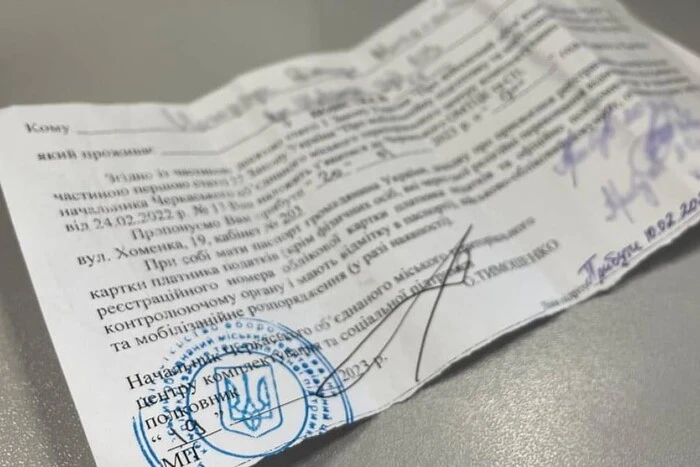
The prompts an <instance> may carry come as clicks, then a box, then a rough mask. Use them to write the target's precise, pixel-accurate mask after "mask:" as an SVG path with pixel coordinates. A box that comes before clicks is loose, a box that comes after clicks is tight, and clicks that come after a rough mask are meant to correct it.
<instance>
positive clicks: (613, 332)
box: [0, 0, 700, 467]
mask: <svg viewBox="0 0 700 467" xmlns="http://www.w3.org/2000/svg"><path fill="white" fill-rule="evenodd" d="M414 3H415V1H414V0H345V1H331V0H327V1H322V0H317V1H312V0H309V1H301V0H295V1H291V0H277V1H266V0H236V1H234V0H151V1H146V2H144V1H141V0H119V1H112V2H102V1H97V0H62V1H59V2H49V1H44V2H39V1H35V0H3V1H1V2H0V6H1V8H0V12H1V13H0V106H5V105H10V104H19V103H42V102H61V101H96V102H110V101H119V102H122V101H140V100H151V101H153V100H157V101H184V100H189V99H192V98H195V97H197V96H198V95H200V94H202V93H204V92H206V91H209V90H211V89H213V88H214V87H216V86H218V85H220V84H223V83H224V82H225V81H227V80H228V79H229V78H230V77H232V76H233V75H235V74H238V73H240V72H242V71H245V70H249V69H251V68H253V67H256V66H260V65H264V64H266V63H270V62H273V61H276V60H280V59H284V58H287V57H290V56H293V55H297V54H302V53H307V52H313V51H320V50H329V49H335V48H342V47H348V46H351V45H352V44H354V43H355V42H357V41H358V40H360V39H362V38H363V37H365V36H366V35H367V34H369V33H371V32H372V31H373V30H375V29H376V28H378V27H380V26H381V25H382V24H383V23H385V22H386V21H388V20H390V19H392V18H394V17H395V16H397V15H398V14H399V13H401V12H402V11H404V10H406V9H408V8H409V7H410V6H411V5H412V4H414ZM628 4H629V5H630V7H631V9H632V10H633V11H635V12H636V13H637V14H638V15H639V16H640V17H642V18H643V19H645V20H646V21H648V22H649V23H651V24H652V25H654V26H656V27H658V28H659V29H661V30H662V31H664V32H666V33H667V34H669V35H670V36H672V37H674V38H676V39H677V40H679V41H680V42H682V43H684V44H686V45H687V46H689V47H691V48H693V49H695V50H700V33H698V29H697V17H698V15H699V14H700V3H698V2H697V0H667V1H660V0H634V1H633V0H629V2H628ZM27 183H31V181H27ZM699 234H700V230H698V229H697V228H696V229H693V230H691V231H689V232H688V233H686V234H685V235H684V236H683V237H681V238H680V239H679V240H678V241H677V242H676V243H675V244H674V245H672V246H671V247H668V248H666V249H664V250H663V251H661V252H659V253H657V254H656V255H655V256H654V257H653V258H651V259H650V260H649V261H647V262H646V263H644V264H643V265H642V266H641V267H640V268H639V269H638V270H636V271H635V272H634V273H633V274H632V275H630V276H629V277H628V278H627V279H626V280H624V281H623V282H622V284H620V285H619V286H618V287H617V288H615V289H614V291H613V292H611V293H608V294H605V295H602V296H598V297H595V298H593V299H592V300H589V301H587V302H585V303H584V304H582V305H578V306H575V307H573V308H572V309H571V310H569V311H567V312H565V313H563V314H561V315H559V316H557V317H555V318H552V319H549V320H547V321H545V322H541V323H538V324H536V325H533V326H530V327H528V328H527V329H524V330H522V331H519V332H517V333H515V334H513V335H511V336H508V337H507V338H504V339H501V340H500V341H498V342H497V343H495V344H494V345H491V346H489V347H488V348H486V349H485V350H482V351H480V352H478V353H477V354H475V355H473V356H471V357H469V358H467V359H465V360H463V361H461V362H459V363H458V364H457V365H455V366H454V367H453V368H451V369H450V370H449V371H448V372H447V373H446V374H445V375H443V376H442V377H440V378H439V379H438V380H437V381H435V382H434V383H432V384H430V385H429V386H428V387H426V388H424V389H423V390H421V391H420V392H419V393H418V394H417V395H416V396H414V397H413V398H411V399H410V400H409V401H407V402H405V403H402V404H398V405H396V406H394V407H392V408H390V409H389V410H387V411H385V412H383V413H382V414H380V415H378V416H375V417H372V418H371V419H369V420H366V421H363V422H361V423H358V424H356V425H353V426H351V427H346V428H343V429H340V430H336V431H334V432H332V433H330V434H328V435H326V436H322V437H320V438H317V439H313V440H310V441H307V442H304V443H302V444H301V445H300V446H297V447H295V448H293V449H291V450H289V451H287V452H285V453H284V454H282V455H279V456H277V457H273V458H271V459H268V460H265V461H264V462H263V463H262V464H261V465H264V466H283V465H341V466H359V465H370V466H373V465H540V464H542V465H668V464H671V465H700V442H698V441H699V439H700V358H698V355H699V354H700V306H699V304H698V302H699V301H700V238H698V237H699ZM0 253H1V255H2V268H1V269H0V465H2V466H5V465H7V466H18V465H29V466H43V465H59V466H71V467H81V466H91V465H94V461H93V459H92V456H91V454H90V451H89V448H88V445H87V441H86V439H85V435H84V434H83V430H82V428H81V425H80V422H79V420H78V416H77V413H76V411H75V408H74V406H73V404H72V402H71V398H70V395H69V392H68V388H67V386H66V383H65V380H64V378H63V375H62V373H61V369H60V367H59V364H58V361H57V359H56V356H55V354H54V351H53V348H52V346H51V343H50V341H49V335H48V332H47V330H46V327H45V325H44V323H43V320H42V317H41V313H40V310H39V307H38V304H37V301H36V298H35V296H34V293H33V290H32V286H31V284H30V281H29V277H28V275H27V271H26V268H25V265H24V262H23V260H22V257H21V254H20V252H19V247H18V245H17V240H16V238H15V235H14V232H13V230H12V227H11V224H10V219H9V216H8V215H7V209H6V208H5V206H4V200H3V201H2V202H1V203H0Z"/></svg>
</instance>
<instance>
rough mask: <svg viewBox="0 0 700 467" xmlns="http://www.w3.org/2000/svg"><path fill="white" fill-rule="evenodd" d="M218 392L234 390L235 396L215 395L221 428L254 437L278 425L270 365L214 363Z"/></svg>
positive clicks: (274, 385)
mask: <svg viewBox="0 0 700 467" xmlns="http://www.w3.org/2000/svg"><path fill="white" fill-rule="evenodd" d="M214 374H215V375H219V376H216V377H215V380H216V390H217V393H218V394H226V393H227V392H229V393H231V392H234V393H236V394H238V397H236V398H228V399H224V400H222V399H219V401H218V403H219V420H220V422H221V428H223V429H224V430H227V431H231V432H234V433H238V434H240V435H243V436H248V437H251V438H258V437H260V436H263V435H265V434H267V433H270V432H271V431H274V430H276V429H278V428H279V427H281V426H282V423H283V421H284V420H283V417H282V410H281V408H280V404H279V397H278V395H277V384H276V383H275V374H274V370H273V369H272V366H271V365H269V364H266V365H261V366H259V367H257V368H255V369H253V370H251V369H250V368H249V367H248V368H246V367H244V366H227V367H216V368H215V369H214Z"/></svg>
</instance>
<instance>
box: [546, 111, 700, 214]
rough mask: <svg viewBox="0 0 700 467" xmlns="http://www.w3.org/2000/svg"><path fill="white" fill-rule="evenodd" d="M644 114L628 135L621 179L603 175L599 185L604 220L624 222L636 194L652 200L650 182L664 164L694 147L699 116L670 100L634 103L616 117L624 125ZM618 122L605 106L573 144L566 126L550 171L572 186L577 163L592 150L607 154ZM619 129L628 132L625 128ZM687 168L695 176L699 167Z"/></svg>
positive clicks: (699, 145) (698, 145)
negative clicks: (636, 131) (593, 126)
mask: <svg viewBox="0 0 700 467" xmlns="http://www.w3.org/2000/svg"><path fill="white" fill-rule="evenodd" d="M645 118H646V119H647V126H646V129H645V131H644V132H643V133H642V134H641V135H640V136H637V137H636V138H634V140H633V141H632V144H631V145H630V146H629V150H628V153H627V166H628V168H629V172H628V174H627V175H624V176H623V180H622V182H620V181H619V180H612V179H608V180H607V181H606V182H605V183H604V184H603V185H602V186H601V192H602V195H603V203H604V206H605V207H606V208H607V213H606V216H605V219H606V220H608V221H615V220H617V219H619V218H621V217H624V218H625V219H627V220H628V221H629V222H634V218H633V217H632V214H631V212H630V207H631V206H632V205H633V204H634V203H635V202H637V201H638V200H643V201H644V202H646V203H647V204H648V205H650V206H658V205H659V198H658V196H657V194H656V192H655V190H654V184H655V182H656V181H657V180H658V179H659V178H660V177H661V175H662V174H664V173H665V171H666V169H667V168H668V164H669V163H670V162H671V161H673V160H675V161H677V162H678V163H684V162H686V160H687V153H688V151H689V150H690V151H693V150H697V149H700V133H698V130H700V120H698V119H697V118H695V117H694V116H693V115H692V114H691V112H690V111H688V110H686V109H683V108H682V107H680V106H679V105H677V104H676V103H674V102H672V101H658V102H648V103H643V104H642V103H640V104H637V105H635V106H633V107H631V108H630V109H626V110H625V111H624V112H623V113H622V116H621V121H622V123H623V124H624V125H630V124H632V123H634V122H637V121H643V119H645ZM618 125H619V124H616V122H615V121H614V120H613V118H612V112H607V113H606V114H605V117H604V118H603V121H602V124H601V125H600V128H598V129H597V130H596V131H594V132H593V133H592V134H591V135H590V136H588V137H587V138H583V139H582V140H581V141H578V144H576V143H577V141H576V140H577V139H578V138H576V134H574V133H571V132H570V133H569V136H568V137H567V139H566V140H565V141H564V144H563V151H562V156H561V158H560V160H559V162H558V164H557V165H555V166H554V172H555V173H557V174H558V175H561V176H567V177H571V180H572V183H573V186H574V188H576V187H578V176H577V170H578V168H579V167H580V166H581V165H582V164H584V163H585V162H586V161H587V160H589V159H590V158H591V157H594V156H596V155H600V156H601V157H602V158H604V159H608V158H609V157H610V146H611V144H612V143H613V141H614V139H615V137H616V136H617V135H618V134H620V133H622V132H621V131H620V129H621V128H620V127H619V126H618ZM623 131H625V132H629V130H627V129H623ZM577 146H578V147H577ZM674 156H675V158H674ZM689 174H690V175H691V176H693V177H696V178H698V176H700V171H699V170H698V169H697V168H693V169H690V170H689Z"/></svg>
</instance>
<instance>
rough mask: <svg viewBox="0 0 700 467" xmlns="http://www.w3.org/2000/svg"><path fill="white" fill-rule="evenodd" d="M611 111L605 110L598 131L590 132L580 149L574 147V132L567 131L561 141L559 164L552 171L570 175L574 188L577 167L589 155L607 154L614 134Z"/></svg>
mask: <svg viewBox="0 0 700 467" xmlns="http://www.w3.org/2000/svg"><path fill="white" fill-rule="evenodd" d="M611 113H612V112H610V111H606V113H605V116H604V117H603V124H602V126H601V128H600V130H599V131H595V132H594V133H593V134H591V135H590V136H589V137H588V138H587V140H586V143H587V144H585V145H584V147H582V148H580V149H578V150H577V149H574V143H575V142H576V139H577V137H576V134H574V133H573V132H571V131H569V133H568V135H567V137H566V139H565V140H564V143H563V152H562V156H561V160H560V161H559V164H558V165H556V166H554V172H555V173H557V174H559V175H562V176H567V175H570V176H571V182H572V183H573V186H574V188H575V187H577V186H578V178H577V175H576V170H577V167H578V166H579V165H580V164H582V163H583V162H584V161H586V160H587V159H588V157H589V156H591V155H592V154H595V153H596V152H597V153H599V154H600V155H601V156H603V157H604V158H605V159H607V158H608V155H609V149H608V148H609V142H610V139H611V138H612V137H613V136H614V135H615V129H614V127H613V125H612V121H611V119H610V115H611Z"/></svg>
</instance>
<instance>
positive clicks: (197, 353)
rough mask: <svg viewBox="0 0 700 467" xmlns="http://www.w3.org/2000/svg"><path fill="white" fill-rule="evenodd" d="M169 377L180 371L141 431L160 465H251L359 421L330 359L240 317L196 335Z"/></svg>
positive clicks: (139, 424)
mask: <svg viewBox="0 0 700 467" xmlns="http://www.w3.org/2000/svg"><path fill="white" fill-rule="evenodd" d="M162 368H163V369H165V368H171V369H172V368H176V369H179V371H177V370H176V371H175V372H173V373H175V374H173V375H172V376H171V377H168V378H165V379H164V380H163V381H164V383H165V385H164V386H163V387H160V388H154V391H155V392H154V394H157V395H156V396H151V398H150V400H151V401H153V402H154V404H153V406H151V407H148V408H146V409H144V410H142V412H141V413H140V414H139V417H138V418H137V419H135V423H134V432H135V435H136V438H137V441H138V443H139V447H140V449H141V452H142V453H143V454H144V456H145V457H146V459H147V461H148V462H149V463H150V464H152V465H161V464H163V463H164V462H165V461H166V460H167V461H168V462H171V463H172V462H182V463H184V462H187V461H193V460H196V461H199V462H200V464H197V465H220V463H221V462H224V458H226V459H228V460H227V462H229V463H230V461H231V458H232V457H234V458H239V459H240V461H241V462H240V463H245V461H246V460H252V459H256V458H260V457H265V456H269V455H272V454H275V453H278V452H280V451H282V450H284V449H286V448H287V447H289V446H291V445H293V444H296V443H297V442H299V441H301V440H303V439H305V438H308V437H311V436H314V435H318V434H321V433H324V432H325V431H327V430H328V429H330V428H332V427H334V426H337V425H341V424H344V423H350V422H352V421H353V412H352V408H351V405H350V401H349V399H348V396H347V394H346V392H345V391H344V390H343V389H344V388H343V383H342V381H341V379H340V377H338V376H337V375H335V372H334V369H333V367H332V366H331V365H330V363H329V362H328V360H326V358H325V357H324V355H323V354H322V352H321V351H320V350H319V348H318V347H317V346H314V345H313V344H312V343H311V342H310V341H309V340H308V339H306V338H305V337H304V336H303V335H301V334H300V333H299V332H298V331H294V330H292V329H290V328H288V327H286V326H283V325H281V324H272V323H269V322H266V321H263V320H259V319H253V318H242V319H238V320H235V321H230V322H227V323H225V324H218V325H214V326H211V327H209V328H203V329H200V330H197V331H194V332H193V333H192V334H191V335H188V336H186V337H185V338H184V340H183V341H181V342H179V343H178V344H177V345H176V346H175V347H174V348H173V349H171V351H170V353H169V355H168V356H167V357H166V359H165V362H164V364H163V367H162ZM322 385H323V388H324V391H326V392H327V393H328V394H329V395H326V394H324V392H323V391H320V388H321V386H322ZM329 388H332V389H333V391H332V395H330V392H329V391H328V389H329ZM156 401H157V402H156ZM178 455H179V456H180V457H179V458H177V456H178Z"/></svg>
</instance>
